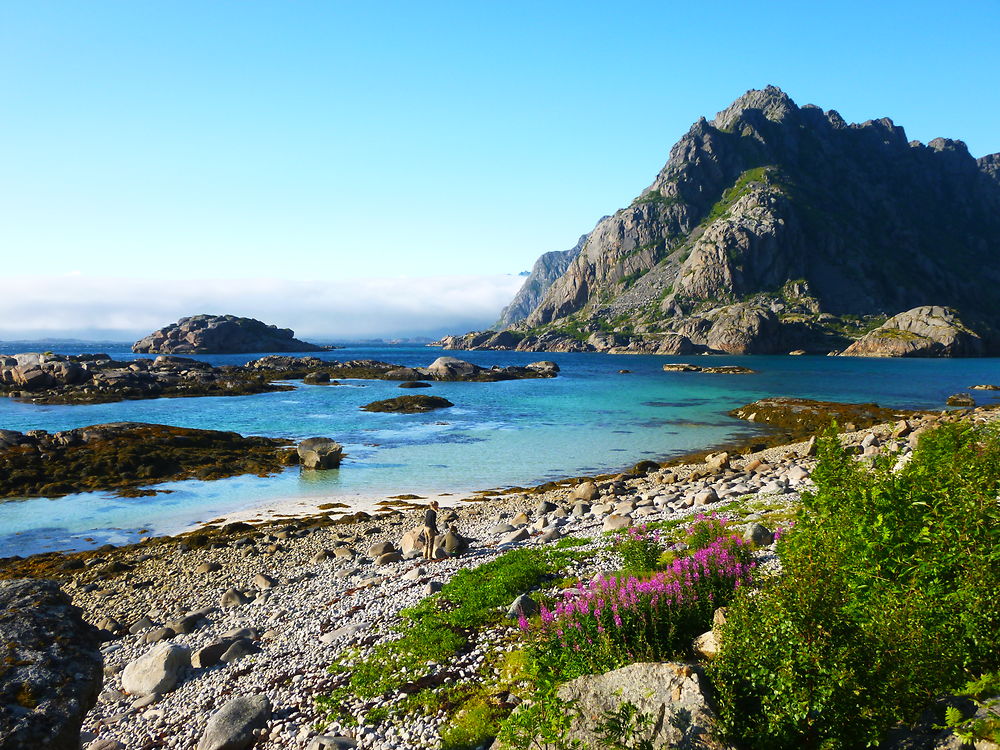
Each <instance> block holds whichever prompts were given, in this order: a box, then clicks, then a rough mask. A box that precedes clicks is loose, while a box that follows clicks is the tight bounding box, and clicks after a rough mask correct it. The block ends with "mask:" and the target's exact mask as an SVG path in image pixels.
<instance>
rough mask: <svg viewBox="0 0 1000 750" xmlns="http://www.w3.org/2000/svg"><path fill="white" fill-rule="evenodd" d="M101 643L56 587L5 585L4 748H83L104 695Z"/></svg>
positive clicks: (0, 704)
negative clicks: (86, 720)
mask: <svg viewBox="0 0 1000 750" xmlns="http://www.w3.org/2000/svg"><path fill="white" fill-rule="evenodd" d="M100 643H101V639H100V635H99V631H98V630H97V628H95V627H93V626H91V625H89V624H87V623H86V622H84V621H83V619H82V618H81V617H80V611H79V610H78V609H77V608H76V607H74V606H73V605H72V604H71V603H70V598H69V597H68V596H66V594H64V593H63V592H62V591H61V590H60V589H59V586H58V585H57V584H56V583H55V582H54V581H45V580H9V581H0V651H2V658H0V747H3V748H4V750H40V749H41V748H46V750H78V748H79V747H80V726H81V724H82V722H83V717H84V715H85V714H86V713H87V711H89V710H90V708H91V707H92V706H93V705H94V704H95V703H96V702H97V696H98V694H99V693H100V691H101V685H102V678H103V671H102V666H103V664H102V658H101V652H100Z"/></svg>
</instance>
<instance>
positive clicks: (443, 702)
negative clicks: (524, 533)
mask: <svg viewBox="0 0 1000 750" xmlns="http://www.w3.org/2000/svg"><path fill="white" fill-rule="evenodd" d="M568 546H570V545H569V544H567V545H564V548H563V549H558V550H538V549H518V550H514V551H512V552H508V553H507V554H505V555H501V556H500V557H498V558H496V559H494V560H492V561H491V562H488V563H486V564H484V565H480V566H479V567H477V568H469V569H465V570H461V571H459V572H458V573H456V574H455V576H454V577H453V578H452V579H451V581H449V582H448V583H447V584H445V586H444V588H442V590H441V591H440V592H439V593H438V594H437V595H434V596H429V597H427V598H426V599H424V600H423V601H421V602H420V604H418V605H417V606H415V607H412V608H410V609H407V610H403V611H402V612H401V613H400V616H401V623H400V625H399V626H398V628H397V630H398V633H399V636H398V637H397V638H395V639H394V640H391V641H388V642H385V643H382V644H379V645H377V646H375V647H374V649H372V651H371V653H370V654H368V655H367V656H364V657H363V656H361V654H360V653H359V652H357V651H353V652H345V653H344V654H342V656H341V658H340V659H339V660H338V661H337V662H336V663H334V664H333V665H332V666H331V667H330V671H331V672H332V673H334V674H340V675H343V676H344V681H343V684H341V685H340V686H339V687H338V688H337V689H335V690H334V691H333V692H332V693H331V694H330V695H326V696H321V697H319V698H317V704H318V705H319V707H320V708H322V709H323V710H324V711H326V712H327V713H328V715H329V716H330V717H331V718H336V719H339V720H340V721H342V722H352V721H353V720H354V717H352V716H351V715H350V714H349V713H347V712H346V711H345V710H344V706H345V704H346V702H347V701H348V699H352V698H353V699H362V700H371V699H376V698H380V697H382V696H384V695H387V694H391V693H395V692H397V691H399V690H400V689H402V688H404V687H405V686H413V687H414V688H416V687H417V686H419V685H420V684H421V683H426V686H425V687H423V688H421V689H413V690H411V691H410V694H409V695H408V696H407V698H406V699H405V700H404V701H402V702H401V703H397V704H396V705H395V707H394V710H395V711H397V712H404V711H423V712H426V713H435V712H437V711H438V710H439V709H441V708H442V707H445V708H446V709H448V710H449V711H450V712H451V713H453V714H454V715H455V716H456V717H457V716H459V715H460V714H461V716H462V717H463V718H461V719H460V720H458V725H457V727H458V728H455V729H454V732H455V734H454V735H453V736H452V740H453V741H455V742H458V738H459V736H460V735H461V733H462V732H466V733H467V732H471V731H472V730H471V728H470V725H472V724H476V723H477V722H480V721H481V720H482V719H483V717H484V716H486V715H488V714H489V711H488V710H487V708H484V707H483V706H480V705H478V704H477V703H476V701H479V702H482V701H483V700H486V697H484V696H483V695H482V689H483V688H482V684H478V685H469V684H461V683H459V684H451V685H449V686H447V687H442V686H441V684H440V683H435V682H434V681H433V680H428V679H427V677H428V675H429V674H430V673H431V672H432V665H434V664H440V663H444V662H446V661H447V660H448V659H450V658H452V657H454V656H455V655H456V654H458V653H460V652H463V651H466V650H468V649H469V648H470V647H471V644H472V640H473V638H474V637H475V635H476V633H477V631H478V630H481V629H482V628H484V627H486V626H490V625H495V624H496V623H498V622H499V621H501V620H502V619H503V617H504V616H505V612H506V607H507V606H508V605H509V604H510V603H511V601H512V600H513V599H514V598H515V597H517V596H518V595H519V594H522V593H525V592H527V591H530V590H531V589H533V588H535V587H536V586H538V585H539V584H540V583H542V582H543V581H546V580H551V579H554V578H555V577H556V574H557V573H558V572H559V570H560V569H561V568H562V567H564V566H565V565H566V564H567V563H568V562H570V561H571V560H576V559H580V558H581V556H583V555H584V554H585V553H580V552H575V551H571V550H569V549H565V547H568ZM508 671H510V670H509V669H508ZM491 687H495V685H491ZM467 704H470V705H468V711H465V713H461V712H462V711H463V710H464V709H465V706H466V705H467ZM490 705H493V703H491V704H490ZM490 710H493V709H490ZM375 718H381V719H384V718H385V717H384V716H383V717H375ZM473 746H474V745H473Z"/></svg>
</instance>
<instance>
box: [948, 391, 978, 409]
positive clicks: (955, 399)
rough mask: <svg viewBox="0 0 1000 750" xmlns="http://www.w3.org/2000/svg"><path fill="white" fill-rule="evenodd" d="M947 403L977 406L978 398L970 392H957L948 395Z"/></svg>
mask: <svg viewBox="0 0 1000 750" xmlns="http://www.w3.org/2000/svg"><path fill="white" fill-rule="evenodd" d="M945 403H946V404H947V405H948V406H975V405H976V399H974V398H973V397H972V396H970V395H969V394H968V393H955V394H952V395H951V396H948V400H947V401H945Z"/></svg>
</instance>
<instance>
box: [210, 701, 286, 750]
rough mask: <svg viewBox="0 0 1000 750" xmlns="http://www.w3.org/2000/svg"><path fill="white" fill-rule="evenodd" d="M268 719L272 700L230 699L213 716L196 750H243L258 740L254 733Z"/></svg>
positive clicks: (264, 725)
mask: <svg viewBox="0 0 1000 750" xmlns="http://www.w3.org/2000/svg"><path fill="white" fill-rule="evenodd" d="M270 720H271V701H269V700H268V699H267V696H265V695H249V696H240V697H238V698H233V699H232V700H230V701H228V702H227V703H226V704H225V705H224V706H223V707H222V708H220V709H219V710H218V711H216V712H215V713H214V714H212V717H211V718H210V719H209V720H208V725H207V726H206V727H205V732H204V733H203V734H202V736H201V741H200V742H198V750H246V748H248V747H250V746H251V745H253V743H254V742H255V741H256V740H257V737H256V735H255V734H254V731H255V730H258V729H263V728H264V727H266V726H267V722H269V721H270Z"/></svg>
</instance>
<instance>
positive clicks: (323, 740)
mask: <svg viewBox="0 0 1000 750" xmlns="http://www.w3.org/2000/svg"><path fill="white" fill-rule="evenodd" d="M357 746H358V743H357V740H352V739H351V738H350V737H341V736H339V735H336V736H335V735H332V734H323V735H320V736H318V737H313V738H312V739H311V740H309V745H308V746H307V747H306V750H354V748H356V747H357Z"/></svg>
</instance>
